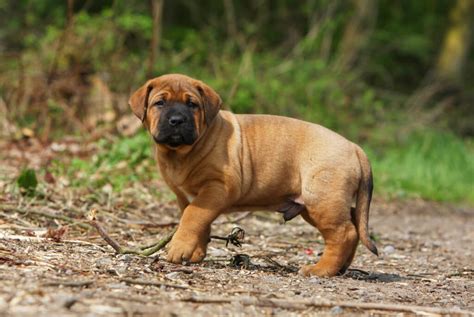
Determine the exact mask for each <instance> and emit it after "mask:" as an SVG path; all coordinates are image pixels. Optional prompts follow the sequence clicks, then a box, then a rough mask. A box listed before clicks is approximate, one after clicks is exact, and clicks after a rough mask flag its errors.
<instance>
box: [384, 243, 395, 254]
mask: <svg viewBox="0 0 474 317" xmlns="http://www.w3.org/2000/svg"><path fill="white" fill-rule="evenodd" d="M393 252H395V248H394V246H393V245H387V246H386V247H384V248H383V253H385V254H392V253H393Z"/></svg>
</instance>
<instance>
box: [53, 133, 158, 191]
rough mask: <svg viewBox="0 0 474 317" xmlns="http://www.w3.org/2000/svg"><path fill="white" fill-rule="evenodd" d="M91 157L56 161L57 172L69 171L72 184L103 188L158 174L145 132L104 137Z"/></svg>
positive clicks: (117, 187) (67, 173)
mask: <svg viewBox="0 0 474 317" xmlns="http://www.w3.org/2000/svg"><path fill="white" fill-rule="evenodd" d="M97 147H98V149H97V154H95V155H93V156H92V158H90V159H79V158H74V159H72V160H71V162H70V163H69V164H64V162H61V161H55V163H54V169H55V173H56V174H59V175H63V174H65V175H67V176H68V178H69V180H70V182H71V185H72V186H86V187H92V188H101V187H103V186H105V185H107V184H110V185H111V186H112V188H113V189H114V190H117V191H120V190H122V189H123V188H124V187H125V186H126V185H129V184H130V183H131V182H133V181H146V180H150V179H152V178H154V177H155V176H156V168H155V164H154V162H153V159H152V157H151V156H152V155H151V142H150V140H149V137H148V135H147V134H146V133H145V132H141V133H139V134H137V135H135V136H133V137H127V138H119V139H116V140H114V141H111V140H105V139H102V140H100V141H99V142H98V143H97Z"/></svg>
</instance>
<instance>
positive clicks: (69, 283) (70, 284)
mask: <svg viewBox="0 0 474 317" xmlns="http://www.w3.org/2000/svg"><path fill="white" fill-rule="evenodd" d="M92 284H94V281H93V280H85V281H49V282H44V283H43V284H41V285H42V286H67V287H82V286H89V285H92Z"/></svg>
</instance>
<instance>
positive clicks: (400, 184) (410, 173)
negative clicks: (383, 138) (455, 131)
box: [369, 131, 474, 204]
mask: <svg viewBox="0 0 474 317" xmlns="http://www.w3.org/2000/svg"><path fill="white" fill-rule="evenodd" d="M369 157H370V158H371V161H372V165H373V170H374V175H375V183H376V190H377V191H378V192H379V193H388V194H391V195H394V196H397V197H413V196H414V197H422V198H425V199H434V200H440V201H463V202H465V203H471V204H474V160H473V159H472V158H473V157H474V147H473V146H472V144H468V143H466V142H463V141H462V140H460V139H459V138H458V137H456V136H454V135H452V134H450V133H440V132H434V131H426V132H423V133H421V132H420V133H417V134H414V135H412V136H410V138H409V139H408V140H406V141H405V142H403V143H400V144H394V145H392V146H391V147H390V148H388V149H387V150H386V151H384V153H383V154H381V155H376V154H375V153H374V152H373V151H369Z"/></svg>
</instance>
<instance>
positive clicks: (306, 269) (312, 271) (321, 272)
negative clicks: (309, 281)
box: [298, 264, 338, 277]
mask: <svg viewBox="0 0 474 317" xmlns="http://www.w3.org/2000/svg"><path fill="white" fill-rule="evenodd" d="M298 273H299V274H300V275H303V276H307V277H308V276H318V277H331V276H335V275H337V273H338V270H337V269H335V268H333V267H332V268H331V267H325V266H322V265H319V264H313V265H305V266H303V267H302V268H301V269H300V270H299V272H298Z"/></svg>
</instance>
